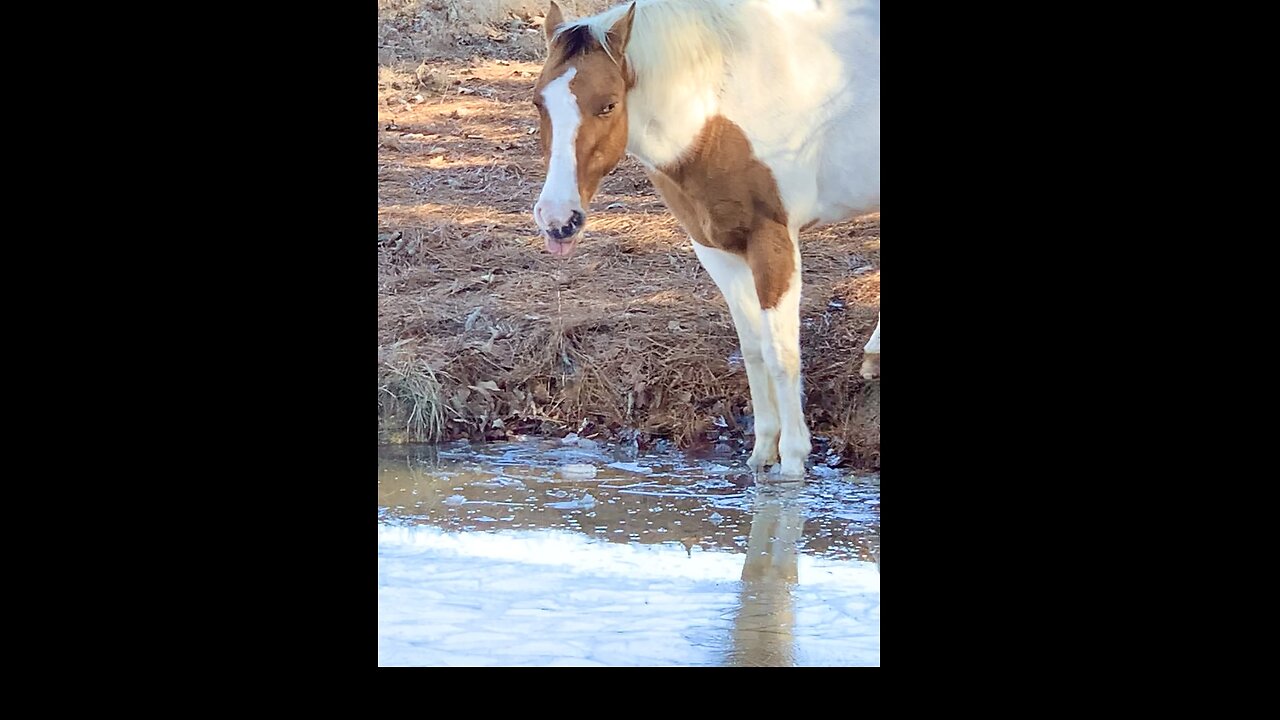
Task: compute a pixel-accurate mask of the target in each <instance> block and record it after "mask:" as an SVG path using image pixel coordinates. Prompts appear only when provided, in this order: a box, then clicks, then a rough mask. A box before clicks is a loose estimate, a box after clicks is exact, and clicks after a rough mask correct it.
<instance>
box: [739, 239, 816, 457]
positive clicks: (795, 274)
mask: <svg viewBox="0 0 1280 720" xmlns="http://www.w3.org/2000/svg"><path fill="white" fill-rule="evenodd" d="M747 263H748V264H749V265H750V266H751V270H752V275H753V278H754V280H755V284H756V295H757V296H758V297H759V299H760V319H761V322H760V339H761V345H762V346H763V348H762V349H763V351H764V363H765V367H766V368H768V372H769V378H770V380H771V381H772V383H773V390H774V395H775V399H776V401H777V405H778V421H779V423H780V425H781V432H780V435H779V438H778V453H779V454H780V455H781V456H782V474H783V475H786V476H789V477H801V476H803V475H804V473H805V460H806V459H808V457H809V452H810V450H811V449H812V446H811V445H810V443H809V428H808V426H807V425H806V424H805V419H804V406H803V403H802V401H801V395H800V244H799V238H798V236H797V235H796V234H795V233H793V232H792V231H790V230H789V229H788V228H786V227H784V226H782V225H779V224H777V223H763V224H762V225H761V226H759V227H757V228H756V229H755V230H754V232H753V233H752V236H751V239H750V240H749V241H748V243H747Z"/></svg>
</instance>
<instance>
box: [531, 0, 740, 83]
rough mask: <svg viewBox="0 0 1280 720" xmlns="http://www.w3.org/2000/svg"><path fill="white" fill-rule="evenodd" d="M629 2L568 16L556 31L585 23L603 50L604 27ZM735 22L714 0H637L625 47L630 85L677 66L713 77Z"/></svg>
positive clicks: (721, 66)
mask: <svg viewBox="0 0 1280 720" xmlns="http://www.w3.org/2000/svg"><path fill="white" fill-rule="evenodd" d="M630 6H631V3H629V2H627V3H623V4H621V5H617V6H614V7H612V8H609V9H608V10H605V11H604V12H602V13H600V14H598V15H592V16H591V17H585V18H579V19H577V20H571V21H568V22H566V23H565V24H564V25H562V26H560V28H559V30H557V33H556V34H557V35H559V33H561V32H564V31H565V30H568V29H569V28H574V27H586V28H587V29H588V30H589V31H590V32H591V35H592V37H594V38H595V39H596V41H597V42H599V43H600V45H601V46H603V47H604V49H605V52H606V53H609V43H608V34H609V28H611V27H612V26H613V24H614V23H616V22H617V21H618V20H620V19H622V17H623V15H625V14H626V12H627V9H628V8H629V7H630ZM738 27H739V25H738V14H737V13H734V12H732V10H731V9H730V8H728V7H727V6H726V4H725V3H723V2H719V1H718V0H637V2H636V16H635V20H634V21H633V23H632V26H631V37H630V40H629V41H628V42H627V49H626V59H627V65H628V67H629V68H630V69H631V70H632V72H634V73H635V76H636V85H637V86H641V85H644V82H645V80H646V78H648V77H653V76H659V77H670V76H671V75H673V74H674V73H673V71H674V70H676V69H677V68H679V69H681V70H682V71H683V72H685V73H689V72H694V73H697V74H698V75H701V76H702V79H703V80H712V81H716V80H719V76H720V75H721V74H722V73H723V71H724V66H725V61H726V59H727V57H728V56H729V55H730V54H731V52H732V49H733V46H734V40H735V35H738V34H739V33H737V32H736V30H737V29H738ZM610 57H613V56H612V53H610ZM614 61H615V62H616V61H617V58H614ZM717 84H718V83H717Z"/></svg>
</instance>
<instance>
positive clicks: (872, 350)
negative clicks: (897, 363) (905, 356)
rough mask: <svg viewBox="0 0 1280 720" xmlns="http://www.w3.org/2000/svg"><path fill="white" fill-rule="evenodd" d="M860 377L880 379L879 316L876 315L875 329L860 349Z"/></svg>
mask: <svg viewBox="0 0 1280 720" xmlns="http://www.w3.org/2000/svg"><path fill="white" fill-rule="evenodd" d="M862 377H864V378H866V379H867V380H875V379H876V378H878V377H880V316H879V315H878V314H877V315H876V329H875V332H873V333H871V339H870V340H868V341H867V345H866V347H864V348H862Z"/></svg>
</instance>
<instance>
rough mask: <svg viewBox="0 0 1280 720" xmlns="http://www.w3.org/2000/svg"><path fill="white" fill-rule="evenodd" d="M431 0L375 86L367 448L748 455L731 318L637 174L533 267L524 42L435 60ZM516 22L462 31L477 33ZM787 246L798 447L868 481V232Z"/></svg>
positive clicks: (535, 178)
mask: <svg viewBox="0 0 1280 720" xmlns="http://www.w3.org/2000/svg"><path fill="white" fill-rule="evenodd" d="M438 4H439V5H440V6H441V7H442V8H444V9H443V10H437V11H432V10H430V7H432V6H431V5H430V3H422V4H421V5H414V4H413V3H397V4H396V5H398V6H399V7H402V8H407V7H414V8H416V10H415V12H416V13H418V14H417V15H414V16H413V17H416V18H418V19H419V20H418V21H419V25H420V27H422V28H425V30H422V31H419V32H417V33H416V34H415V33H413V32H410V33H409V34H408V35H406V36H404V37H403V38H402V39H399V40H395V38H394V36H391V35H388V36H387V37H388V38H391V39H392V40H394V42H391V40H388V42H390V43H391V44H390V45H387V46H385V47H388V48H393V49H394V48H407V49H406V50H405V53H406V54H404V55H403V56H401V55H397V56H396V60H395V62H396V63H401V65H399V66H396V65H394V63H393V64H390V65H386V66H384V67H383V68H380V74H379V85H380V93H379V123H378V144H379V148H378V162H379V168H378V172H379V188H378V194H379V292H378V303H379V329H378V332H379V344H380V353H379V354H380V358H379V415H380V419H381V420H380V421H381V427H382V435H383V437H384V439H387V440H406V439H438V438H441V437H446V438H447V437H471V438H473V439H481V438H490V439H493V438H501V437H508V436H510V435H511V434H514V433H550V434H554V433H560V434H563V433H564V432H567V431H569V430H577V431H580V432H583V433H584V434H588V435H590V434H598V435H601V436H608V435H610V434H612V433H617V432H619V431H621V430H624V429H629V428H634V429H637V430H639V431H640V433H641V439H642V441H643V440H644V439H645V438H649V437H654V436H662V437H669V438H671V439H673V440H675V441H676V442H677V443H679V444H681V445H684V446H689V445H697V444H700V443H716V442H724V441H728V442H733V441H736V440H742V439H744V437H746V436H748V435H749V427H750V414H751V410H750V406H749V398H750V393H749V390H748V386H747V380H746V373H745V371H744V369H743V367H742V364H741V361H740V359H738V358H737V344H738V343H737V337H736V334H735V333H734V330H733V326H732V323H731V321H730V318H729V313H728V309H727V307H726V305H725V303H724V300H723V298H722V297H721V296H720V294H719V292H718V291H717V289H716V288H715V285H714V284H713V283H712V281H711V280H710V278H708V277H707V276H706V273H705V272H704V271H703V270H702V269H701V267H700V266H699V265H698V262H697V259H696V257H695V256H694V254H693V251H692V248H691V247H690V244H689V240H688V238H687V236H686V235H685V233H684V232H683V231H682V230H681V229H680V228H679V225H678V224H677V223H676V221H675V220H674V218H672V217H671V215H670V213H669V212H668V211H667V210H666V208H665V206H664V205H663V203H662V201H661V199H660V198H659V197H658V196H657V194H656V193H655V191H654V190H653V188H652V186H651V185H650V183H649V181H648V179H647V178H646V177H645V176H644V173H643V172H642V170H641V168H640V167H639V165H638V164H637V163H635V162H634V161H631V160H629V159H628V160H624V161H623V163H622V164H621V165H620V166H619V168H618V169H617V170H616V171H615V172H614V173H613V174H611V175H610V176H608V177H606V178H605V180H604V182H603V183H602V185H601V189H600V192H599V194H598V195H597V197H596V199H595V200H594V201H593V203H592V207H591V208H589V212H590V215H591V220H590V222H589V225H588V229H587V231H586V236H585V237H584V238H583V239H582V241H581V242H580V244H579V247H578V251H577V252H576V253H575V255H574V256H573V257H571V258H569V259H567V260H561V259H557V258H554V257H552V256H550V255H548V254H547V253H545V252H544V251H543V249H542V240H541V239H540V238H539V237H538V235H537V232H536V229H535V228H534V227H533V223H532V219H531V217H530V214H529V208H530V207H531V206H532V204H533V201H534V199H535V198H536V196H537V193H538V191H539V188H540V187H541V182H542V177H543V172H542V168H541V160H540V158H539V157H538V155H537V137H536V134H534V133H536V129H537V121H536V117H535V116H534V115H533V113H532V111H530V110H529V109H528V107H527V105H528V98H529V93H530V89H531V87H532V84H533V79H534V77H536V75H537V73H538V71H539V69H540V54H541V48H542V45H541V43H542V40H541V35H540V34H538V35H537V36H536V39H537V52H536V53H534V54H533V55H531V56H529V57H525V58H524V59H520V58H518V57H516V55H517V54H518V53H514V52H513V50H517V49H518V48H514V47H513V46H512V45H511V44H510V43H509V42H507V41H503V42H498V41H494V40H491V39H487V38H489V36H488V35H485V36H483V37H481V36H473V37H472V38H471V40H470V41H469V43H468V44H465V45H457V44H455V45H452V46H449V45H448V43H446V42H444V41H443V40H441V37H442V36H440V35H439V34H436V35H432V34H431V32H436V31H435V30H432V29H433V28H436V29H438V28H440V27H445V25H446V24H445V23H436V22H428V21H429V20H432V18H435V19H436V20H439V18H438V17H436V15H438V14H439V13H441V12H443V13H445V14H446V16H447V13H448V8H450V7H454V5H453V4H451V3H450V2H441V3H438ZM589 4H590V5H592V6H593V7H592V8H591V11H595V10H599V9H602V8H603V7H605V3H600V2H592V3H587V2H583V3H582V6H583V7H584V10H583V12H586V11H587V10H586V6H587V5H589ZM457 5H458V6H459V8H456V9H455V11H456V12H459V13H461V12H462V11H463V10H464V9H461V8H460V6H461V3H457ZM513 5H518V3H506V2H502V1H501V0H490V1H489V2H486V3H475V4H471V5H469V6H468V7H467V8H465V10H466V11H467V12H470V13H472V14H471V15H467V16H466V17H465V18H463V16H462V15H459V18H463V19H465V20H466V21H467V22H482V21H486V20H487V22H488V23H489V25H488V26H489V27H493V24H494V22H495V19H496V22H499V23H501V22H505V21H504V20H503V19H502V16H501V14H500V13H498V12H497V11H496V10H495V9H500V10H501V11H502V12H506V10H507V9H508V8H509V7H510V6H513ZM562 5H566V6H567V8H566V9H567V10H569V12H570V14H571V15H572V14H574V13H573V10H572V2H569V3H563V4H562ZM423 8H427V9H426V10H424V9H423ZM543 11H544V10H543V9H542V8H539V9H538V11H537V12H538V15H540V14H541V13H542V12H543ZM433 12H434V13H435V15H433ZM530 17H531V20H530V21H524V20H522V22H529V23H530V24H532V25H535V26H536V27H540V23H539V21H540V18H539V17H537V16H530ZM424 18H425V19H424ZM507 20H511V18H510V17H508V18H507ZM482 24H483V23H482ZM428 31H430V32H428ZM540 32H541V31H540V30H539V33H540ZM381 40H382V39H381V38H380V42H381ZM380 47H384V46H382V45H380ZM432 47H436V48H437V49H436V50H431V49H430V48H432ZM413 48H421V49H422V50H421V53H422V54H416V55H415V54H414V53H415V52H419V50H414V49H413ZM441 48H443V49H441ZM395 52H397V53H399V52H400V50H395ZM432 52H434V53H436V54H434V55H432V54H430V53H432ZM520 52H524V51H520ZM409 66H412V68H413V69H412V70H409V69H406V68H408V67H409ZM397 68H399V69H397ZM396 84H399V85H400V87H395V85H396ZM802 243H803V245H802V250H803V256H804V282H805V289H804V294H803V299H802V306H801V313H802V316H803V326H802V349H801V352H802V359H803V362H804V372H805V390H806V412H807V415H808V419H809V422H810V427H811V428H812V430H813V432H814V436H815V445H816V446H818V447H819V448H822V446H824V445H825V446H826V449H829V450H830V452H831V453H832V455H831V462H832V463H845V462H847V463H852V464H856V465H858V466H862V467H878V466H879V444H880V443H879V384H878V383H873V384H865V383H864V382H863V380H862V379H861V377H859V375H858V367H859V365H860V363H861V358H862V351H861V346H862V344H863V343H865V342H866V340H867V338H868V337H869V335H870V332H871V329H872V328H873V327H874V325H875V319H876V312H877V310H878V308H879V290H880V288H879V281H880V277H879V255H880V253H879V244H880V222H879V215H878V214H876V215H872V216H868V217H865V218H861V219H858V220H855V221H853V222H849V223H844V224H841V225H837V226H833V227H831V228H827V229H825V230H822V231H810V232H808V233H805V236H804V239H803V241H802ZM746 439H747V440H748V441H749V437H746ZM748 444H749V443H748Z"/></svg>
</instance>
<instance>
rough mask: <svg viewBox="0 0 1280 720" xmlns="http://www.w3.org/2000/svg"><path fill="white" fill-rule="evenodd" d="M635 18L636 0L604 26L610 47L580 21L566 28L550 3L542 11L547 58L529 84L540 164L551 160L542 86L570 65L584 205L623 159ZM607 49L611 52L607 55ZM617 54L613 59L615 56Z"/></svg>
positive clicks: (558, 11)
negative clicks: (628, 49)
mask: <svg viewBox="0 0 1280 720" xmlns="http://www.w3.org/2000/svg"><path fill="white" fill-rule="evenodd" d="M634 19H635V5H634V4H633V5H632V6H631V9H630V10H629V11H628V12H627V14H626V15H624V16H623V17H622V18H621V19H619V20H618V21H617V22H616V23H614V24H613V27H611V28H610V29H609V33H608V42H609V50H608V52H606V51H605V48H604V47H603V46H602V45H601V44H600V43H599V42H598V41H597V40H596V38H595V36H594V35H592V34H591V31H590V30H589V29H588V28H587V27H586V26H582V25H576V26H572V27H568V28H565V29H564V30H562V31H561V32H559V33H558V34H557V33H556V32H555V30H556V27H557V26H558V25H560V24H561V23H562V22H563V16H562V14H561V13H560V8H559V6H557V5H556V4H555V3H554V2H553V3H551V10H550V11H549V12H548V14H547V21H546V34H547V42H548V46H547V62H546V64H544V65H543V66H542V74H541V75H540V76H539V77H538V82H537V84H536V85H534V88H533V103H534V105H536V106H537V107H538V115H539V127H540V129H539V133H538V138H539V141H540V142H541V145H542V167H543V169H544V170H545V169H546V168H547V166H548V164H549V163H550V162H551V132H552V128H551V117H550V116H549V115H548V114H547V112H546V109H545V108H543V107H542V91H543V89H545V88H546V86H547V84H548V83H550V82H551V81H553V80H555V79H556V78H558V77H560V76H561V75H564V74H565V73H566V72H568V71H569V69H570V68H577V69H578V74H577V75H574V77H573V79H572V80H570V81H569V90H570V92H572V93H573V96H574V97H575V98H577V101H578V112H579V115H580V116H581V120H580V123H579V125H578V137H577V139H576V140H575V142H574V159H575V160H576V162H577V178H578V196H579V199H580V200H581V202H582V207H583V208H586V207H587V206H588V204H589V203H590V202H591V198H593V197H595V194H596V190H598V189H599V187H600V180H601V179H602V178H604V176H605V174H607V173H608V172H609V171H610V170H613V168H614V167H616V166H617V165H618V163H619V162H620V161H621V160H622V157H623V155H624V154H626V151H627V103H626V99H627V90H629V89H630V88H631V87H632V86H633V85H634V84H635V74H634V73H633V72H632V71H631V69H630V68H629V67H628V66H627V61H626V56H625V53H626V47H627V41H628V40H629V39H630V37H631V24H632V21H633V20H634ZM610 54H612V57H610ZM614 58H617V62H615V61H614Z"/></svg>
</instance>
